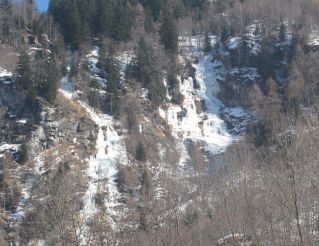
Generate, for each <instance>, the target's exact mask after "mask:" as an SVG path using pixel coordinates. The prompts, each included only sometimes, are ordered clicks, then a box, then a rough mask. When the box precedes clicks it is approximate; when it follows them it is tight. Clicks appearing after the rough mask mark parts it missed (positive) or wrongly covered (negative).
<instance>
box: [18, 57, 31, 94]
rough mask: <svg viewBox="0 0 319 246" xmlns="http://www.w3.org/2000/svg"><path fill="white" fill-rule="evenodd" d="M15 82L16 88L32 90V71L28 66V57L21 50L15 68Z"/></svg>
mask: <svg viewBox="0 0 319 246" xmlns="http://www.w3.org/2000/svg"><path fill="white" fill-rule="evenodd" d="M15 80H16V83H17V86H18V88H20V89H23V90H33V89H34V83H33V81H32V71H31V66H30V58H29V55H28V53H27V52H26V51H22V53H20V55H19V61H18V64H17V68H16V79H15Z"/></svg>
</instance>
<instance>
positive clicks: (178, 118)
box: [160, 42, 235, 165]
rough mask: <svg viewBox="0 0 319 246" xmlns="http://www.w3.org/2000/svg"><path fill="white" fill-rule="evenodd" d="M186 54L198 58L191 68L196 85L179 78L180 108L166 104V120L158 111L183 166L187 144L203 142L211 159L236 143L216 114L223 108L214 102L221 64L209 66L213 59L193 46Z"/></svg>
mask: <svg viewBox="0 0 319 246" xmlns="http://www.w3.org/2000/svg"><path fill="white" fill-rule="evenodd" d="M192 43H195V44H196V43H199V42H192ZM188 47H189V46H188ZM189 52H190V53H191V55H193V56H196V57H197V58H198V63H195V64H192V66H193V67H194V68H195V69H196V74H195V78H196V85H195V84H194V83H195V81H193V79H192V78H191V77H189V78H187V79H184V80H183V81H182V79H181V78H178V79H179V86H180V93H181V94H182V95H183V96H184V101H183V104H182V106H179V105H174V104H169V107H168V110H167V112H166V116H165V115H164V114H163V110H162V109H160V115H161V116H162V117H163V118H164V116H165V117H166V119H167V121H168V123H169V124H170V125H171V127H172V131H173V134H174V136H175V137H176V138H177V139H179V140H180V143H181V144H180V150H181V152H182V154H181V164H182V165H183V164H185V162H187V159H188V157H187V152H186V147H185V143H186V140H192V141H200V142H202V143H203V144H204V145H205V146H206V149H207V150H208V151H209V152H210V153H211V154H213V155H214V154H217V153H220V152H222V151H224V150H225V148H226V147H227V146H229V145H230V144H231V143H232V142H233V141H234V139H235V136H232V135H231V134H229V133H228V131H227V127H226V124H225V122H224V121H223V120H222V119H221V118H220V116H219V110H220V109H221V108H223V107H224V105H223V103H222V102H221V101H219V100H218V99H217V93H218V91H219V84H218V81H217V78H218V72H219V69H220V67H222V64H221V63H220V62H218V61H214V62H212V60H213V59H212V58H213V57H212V55H211V54H208V55H204V54H203V53H202V52H201V51H200V47H198V46H192V47H191V49H190V51H189ZM201 101H205V103H204V104H205V105H204V109H205V110H204V111H203V112H199V111H198V110H196V107H198V105H201ZM183 153H184V154H183Z"/></svg>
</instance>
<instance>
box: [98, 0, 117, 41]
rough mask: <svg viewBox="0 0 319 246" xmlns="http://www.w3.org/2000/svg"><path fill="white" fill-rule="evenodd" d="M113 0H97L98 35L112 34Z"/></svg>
mask: <svg viewBox="0 0 319 246" xmlns="http://www.w3.org/2000/svg"><path fill="white" fill-rule="evenodd" d="M113 5H114V4H113V1H111V0H110V1H104V0H97V1H96V6H97V8H96V16H95V33H96V34H97V35H105V36H110V35H111V32H112V24H113V23H112V22H113V15H114V11H113V8H114V7H113Z"/></svg>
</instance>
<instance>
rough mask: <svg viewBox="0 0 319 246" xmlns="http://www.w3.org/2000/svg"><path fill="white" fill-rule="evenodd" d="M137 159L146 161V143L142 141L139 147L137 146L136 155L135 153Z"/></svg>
mask: <svg viewBox="0 0 319 246" xmlns="http://www.w3.org/2000/svg"><path fill="white" fill-rule="evenodd" d="M135 158H136V160H138V161H143V162H145V161H146V151H145V148H144V145H143V144H142V143H139V144H138V146H137V148H136V155H135Z"/></svg>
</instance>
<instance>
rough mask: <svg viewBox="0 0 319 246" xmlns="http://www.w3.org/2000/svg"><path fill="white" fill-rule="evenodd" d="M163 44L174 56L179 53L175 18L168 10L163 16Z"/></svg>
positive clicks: (161, 31)
mask: <svg viewBox="0 0 319 246" xmlns="http://www.w3.org/2000/svg"><path fill="white" fill-rule="evenodd" d="M160 34H161V43H162V44H163V45H164V47H165V49H166V50H167V51H169V52H172V53H173V54H176V53H177V51H178V33H177V27H176V23H175V19H174V16H173V15H172V14H171V13H170V11H168V10H166V11H165V13H164V15H163V24H162V26H161V30H160Z"/></svg>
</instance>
